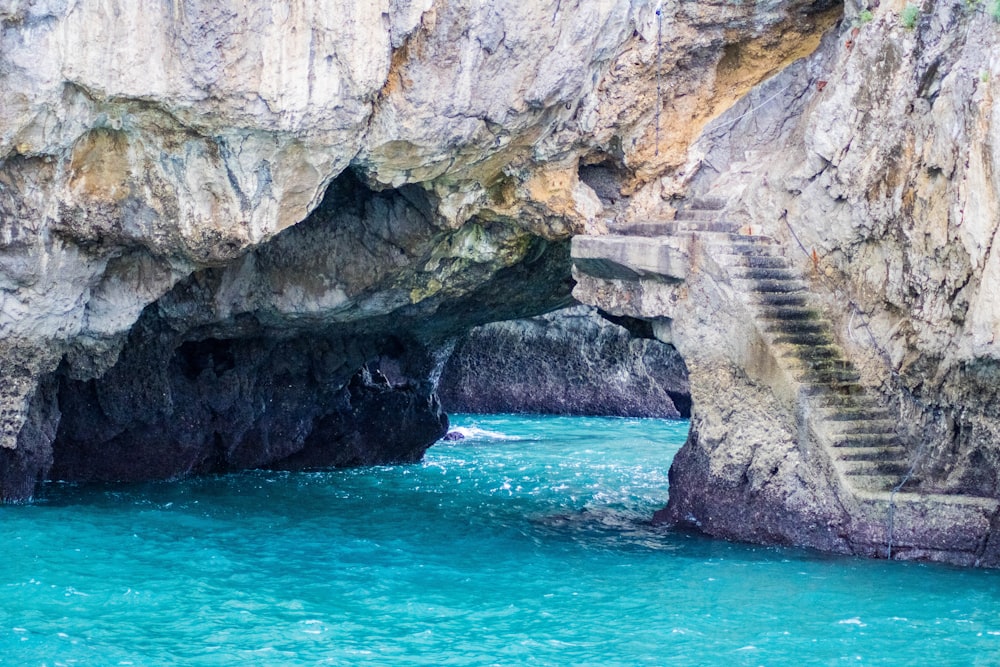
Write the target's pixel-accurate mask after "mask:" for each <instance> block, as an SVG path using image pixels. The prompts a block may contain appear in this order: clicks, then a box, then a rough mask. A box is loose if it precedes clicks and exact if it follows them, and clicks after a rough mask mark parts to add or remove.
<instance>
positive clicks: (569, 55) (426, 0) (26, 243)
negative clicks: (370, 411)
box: [0, 0, 841, 499]
mask: <svg viewBox="0 0 1000 667" xmlns="http://www.w3.org/2000/svg"><path fill="white" fill-rule="evenodd" d="M658 6H659V5H658V3H654V2H652V1H651V0H650V1H643V0H634V1H626V0H601V1H600V2H593V3H586V4H583V5H578V6H572V7H571V6H569V5H565V3H562V2H560V1H558V0H556V1H554V2H543V3H520V4H508V5H504V6H502V7H501V6H493V5H487V4H475V3H466V2H458V1H455V0H412V1H411V0H380V1H378V2H371V3H364V4H363V5H359V4H357V3H350V2H344V1H343V0H297V1H296V2H292V3H285V4H281V5H280V6H279V5H274V4H273V3H260V2H243V1H240V2H214V1H213V2H199V1H188V0H185V1H183V2H181V1H175V2H170V3H157V4H154V5H151V6H147V5H145V4H137V3H134V2H124V1H121V0H111V1H110V2H109V1H107V0H82V1H80V2H72V3H69V2H64V1H62V0H39V1H32V0H5V1H3V2H0V43H2V48H0V99H3V100H4V104H3V105H0V341H2V342H0V371H2V376H3V379H4V381H3V383H2V386H0V468H2V469H3V473H2V474H0V485H2V488H0V496H2V497H3V498H5V499H20V498H26V497H29V496H30V495H31V493H32V490H33V488H34V486H35V484H36V482H37V480H39V479H44V478H46V477H48V476H50V475H51V474H58V475H59V476H64V477H69V478H76V477H85V478H92V477H98V478H112V477H113V478H119V477H122V476H128V475H127V474H126V473H125V472H124V468H127V465H125V464H122V465H119V464H118V463H115V462H114V461H119V462H120V461H125V460H126V459H128V457H133V458H134V459H135V460H142V461H147V462H149V463H148V465H147V464H146V463H143V464H142V465H141V466H140V467H141V468H142V469H143V470H149V471H154V472H151V474H156V475H168V476H173V475H177V474H184V473H185V472H187V471H196V470H203V469H216V467H217V466H221V467H223V468H225V467H229V466H239V465H271V464H275V465H277V464H279V462H281V461H286V460H288V457H290V456H292V455H293V453H292V452H290V451H288V450H287V449H285V448H282V447H279V448H278V449H273V446H272V444H267V443H270V440H271V438H272V437H273V438H282V437H291V438H292V440H294V441H295V442H297V443H300V444H301V443H306V442H310V439H309V436H308V433H307V432H312V430H313V429H316V428H324V429H325V428H328V422H329V421H330V420H332V419H334V417H333V416H332V415H334V414H339V415H348V412H350V414H356V413H355V412H354V408H353V407H352V408H351V409H350V410H347V408H346V407H345V401H347V402H349V403H350V404H351V406H353V405H354V403H353V401H354V400H355V398H356V396H355V394H351V395H350V398H348V396H347V394H345V393H344V392H345V391H346V392H348V394H350V393H351V390H350V385H349V384H348V382H349V380H350V378H352V377H361V378H364V377H366V376H365V374H364V371H363V370H362V369H363V368H364V367H365V366H366V363H365V362H367V364H368V370H369V375H371V374H372V373H373V370H374V365H373V364H374V363H375V362H379V363H380V365H384V366H386V367H390V366H391V367H392V368H393V369H394V371H398V372H395V373H394V374H393V375H392V377H393V378H394V380H393V382H394V383H395V384H398V385H399V386H400V387H407V386H409V387H414V386H420V385H421V383H424V382H431V383H433V381H434V380H435V378H436V372H437V366H438V364H439V361H440V351H441V350H443V349H445V348H446V346H447V343H448V341H449V340H450V339H451V338H452V337H454V336H455V335H457V334H459V333H461V332H462V331H464V330H465V329H467V328H469V327H472V326H475V325H477V324H482V323H484V322H486V321H490V320H504V319H510V318H514V317H525V316H532V315H535V314H538V313H541V312H545V311H547V310H551V309H554V308H558V307H560V306H562V305H566V304H567V303H569V300H568V293H569V288H570V284H569V279H568V276H569V263H568V259H567V242H568V239H569V237H570V236H571V235H572V234H574V233H580V232H584V231H591V232H592V231H600V230H601V228H602V227H603V226H604V225H605V222H606V218H608V217H609V216H610V215H611V214H612V213H622V214H626V213H627V212H628V211H633V212H641V211H642V210H644V209H648V208H650V207H652V208H657V207H659V205H660V199H659V193H660V192H661V190H662V187H661V186H660V185H659V184H658V181H657V180H656V179H657V178H658V176H659V175H660V174H662V173H664V172H665V171H677V170H679V169H682V167H683V164H684V163H685V161H686V151H687V147H688V146H689V145H690V142H691V141H692V140H693V139H694V138H695V137H696V136H697V135H698V133H699V132H700V130H701V129H702V128H703V127H704V126H705V125H706V124H707V123H708V122H709V121H711V120H712V118H714V117H717V116H718V115H719V114H720V113H722V112H723V111H725V109H726V108H728V107H729V106H731V105H732V104H733V103H734V102H735V101H736V100H738V99H739V97H740V96H741V95H742V94H743V93H744V92H745V91H747V90H749V89H750V88H751V87H752V86H753V85H755V84H756V83H758V82H759V81H761V80H763V79H764V78H766V77H768V76H770V75H771V74H773V73H774V72H775V71H778V70H779V69H780V68H781V67H783V66H784V65H785V64H787V63H788V62H791V61H792V60H794V59H795V58H797V57H799V56H801V55H803V54H805V53H808V52H810V51H812V50H813V49H814V48H815V46H816V44H817V43H818V40H819V36H820V35H821V34H822V33H823V31H824V30H825V29H827V28H828V27H829V26H830V25H831V24H832V23H833V22H834V21H836V19H837V17H838V16H839V14H840V12H841V9H840V7H839V5H838V4H837V3H834V2H829V1H828V0H814V1H804V0H796V1H792V2H766V3H753V4H752V5H751V4H743V3H739V4H732V3H693V2H692V3H679V4H677V5H674V6H671V7H670V9H669V12H667V13H666V14H659V15H658V14H657V13H656V10H657V8H658ZM750 56H753V57H750ZM757 56H760V57H759V58H758V57H757ZM657 90H659V91H661V95H660V96H658V97H657V96H656V95H655V94H654V91H657ZM667 117H673V118H674V119H675V120H674V121H673V122H667V120H666V119H667ZM595 165H596V166H598V167H600V168H603V169H605V171H606V172H607V173H610V174H612V175H613V180H614V181H615V182H616V183H617V193H616V192H615V188H614V187H612V188H611V189H610V196H609V197H606V198H605V201H602V200H601V198H600V197H599V196H598V195H597V194H596V193H595V191H594V190H593V189H592V188H591V187H590V186H589V185H587V183H586V182H584V181H582V180H581V179H580V173H581V172H580V168H581V166H582V167H584V168H586V167H588V166H595ZM585 171H586V169H585ZM647 184H654V187H653V189H651V190H650V189H643V186H645V185H647ZM606 194H607V193H606ZM616 194H617V196H616ZM609 198H610V199H614V200H616V202H617V208H615V209H614V210H612V209H609V208H606V207H608V205H609V204H610V203H611V202H610V201H609ZM317 341H318V342H317ZM325 347H329V348H330V349H332V350H342V349H343V350H351V351H352V352H351V353H350V354H345V355H344V361H343V362H334V361H331V360H329V359H317V358H315V354H314V352H315V350H316V349H325ZM206 350H207V351H206ZM255 351H256V352H255ZM209 352H210V353H211V354H209ZM258 352H259V355H260V356H256V355H257V354H258ZM337 354H340V353H339V352H337V353H335V354H334V356H336V355H337ZM192 355H193V357H192ZM220 355H221V356H220ZM217 356H220V358H221V359H223V362H221V363H217V362H216V361H214V359H215V358H216V357H217ZM208 357H211V359H212V360H213V361H211V362H210V363H209V362H207V361H205V360H206V359H207V358H208ZM261 357H263V358H261ZM192 359H193V361H192ZM199 360H201V361H199ZM203 362H204V363H206V364H207V365H206V366H205V367H204V368H202V366H201V364H202V363H203ZM230 363H232V364H233V366H232V368H228V369H227V366H228V365H229V364H230ZM192 364H193V365H192ZM282 364H285V365H289V366H291V367H292V368H291V369H285V370H282ZM138 369H141V370H138ZM134 372H140V373H141V372H148V376H149V377H145V378H138V379H136V378H132V377H129V374H130V373H134ZM185 373H186V374H187V375H185ZM359 373H361V375H360V376H359V375H358V374H359ZM227 374H228V375H227ZM212 375H214V378H213V377H212ZM388 375H389V374H387V376H388ZM278 377H287V378H291V380H290V381H291V385H292V386H293V390H292V391H290V392H288V393H285V394H282V395H283V396H284V398H283V399H281V400H279V398H278V397H279V394H280V392H278V391H277V390H276V389H275V388H274V387H272V386H270V385H269V383H272V384H273V383H274V382H275V381H276V378H278ZM359 382H361V385H359V386H365V387H367V386H369V384H371V383H369V382H368V381H367V380H363V381H362V380H359ZM373 382H374V381H373ZM220 383H221V384H220ZM221 385H225V386H226V387H228V386H229V385H233V386H235V387H236V389H226V388H222V389H219V387H220V386H221ZM375 385H378V386H383V385H382V383H380V382H374V384H373V385H372V386H375ZM316 386H322V391H321V392H320V394H321V395H322V396H323V398H322V403H323V404H322V405H319V404H317V399H314V398H310V397H309V394H310V391H307V389H313V388H315V387H316ZM216 389H218V390H219V391H220V393H221V395H223V396H227V397H229V398H232V397H234V396H235V397H236V398H234V399H233V400H234V401H235V403H233V404H232V405H226V404H219V405H215V406H202V407H200V408H196V407H194V405H195V403H196V402H198V401H200V400H202V399H203V398H205V397H207V396H209V395H210V394H212V393H213V392H215V391H216ZM372 391H375V390H374V389H373V390H372ZM407 391H408V390H407ZM414 391H416V393H411V394H407V395H409V396H410V397H411V398H412V400H413V401H414V403H413V405H416V403H421V404H423V403H426V404H427V405H428V406H429V407H428V411H427V412H426V414H425V416H426V417H427V419H428V420H429V422H428V423H431V422H434V420H435V419H437V417H435V415H436V413H437V408H436V407H434V406H433V401H432V400H430V399H429V394H428V393H427V391H426V390H425V389H417V390H414ZM366 392H367V390H365V391H363V392H362V394H364V395H366V396H367V395H368V393H366ZM369 393H370V392H369ZM102 396H103V397H105V398H103V399H102V398H101V397H102ZM110 397H114V398H113V399H112V398H110ZM296 397H297V398H296ZM425 399H427V401H429V402H427V401H425ZM227 400H228V399H227ZM357 400H361V399H357ZM365 400H367V399H365ZM401 400H402V399H401ZM407 401H409V399H407ZM118 402H121V404H120V405H119V404H118ZM243 402H249V403H251V406H250V407H249V408H242V407H240V408H238V409H237V408H236V407H233V406H234V405H237V404H241V403H243ZM223 403H225V401H223ZM407 405H410V403H407ZM63 407H65V408H66V409H65V411H64V410H63ZM345 410H346V411H345ZM63 419H65V420H66V421H65V423H63ZM337 419H341V418H340V417H337ZM343 419H344V420H346V421H345V422H344V423H345V424H350V423H354V422H351V419H353V418H352V417H347V416H344V417H343ZM435 423H439V422H435ZM154 427H155V428H158V429H159V428H162V429H164V431H165V435H163V436H161V437H158V438H150V437H148V434H149V433H150V431H151V430H152V429H153V428H154ZM78 428H79V429H80V431H81V433H82V432H88V433H89V435H87V436H86V437H84V436H83V435H79V436H77V435H74V433H75V431H76V430H77V429H78ZM329 428H333V427H332V426H331V427H329ZM338 428H340V427H338ZM352 428H353V427H351V426H349V425H345V426H343V427H342V429H341V430H346V431H350V430H351V429H352ZM101 429H105V430H104V431H103V433H99V432H98V431H101ZM334 430H336V429H334ZM432 430H433V429H430V430H428V431H426V433H430V431H432ZM209 432H211V435H209ZM268 433H269V434H270V435H265V434H268ZM423 433H425V431H424V430H423V429H421V434H423ZM169 434H173V435H176V437H177V438H178V440H177V441H176V442H174V441H170V442H172V443H173V444H169V443H168V440H169V438H170V437H171V436H170V435H169ZM287 434H294V435H293V436H288V435H287ZM427 437H430V436H429V435H428V436H427ZM345 438H347V436H345ZM217 439H218V442H221V444H217V442H216V441H217ZM347 439H349V438H347ZM250 440H254V441H255V442H257V443H258V444H249V441H250ZM416 440H419V441H420V442H416ZM423 440H424V437H423V435H421V437H420V438H416V439H415V442H414V443H413V447H414V450H413V451H414V452H417V451H419V450H420V448H421V447H424V446H426V444H427V443H426V442H423ZM112 441H114V442H113V444H112ZM209 441H211V442H212V443H215V444H212V448H213V452H215V453H212V454H209V453H207V452H208V449H209V445H208V444H207V443H208V442H209ZM265 441H266V442H265ZM178 443H180V444H178ZM261 443H263V444H261ZM106 446H107V447H110V449H109V451H114V452H117V453H116V454H113V455H110V454H109V456H107V457H105V459H104V460H105V463H102V464H101V466H104V465H107V466H109V468H108V469H107V471H106V472H101V471H100V470H97V469H95V467H94V466H91V465H89V464H86V465H84V463H82V461H83V458H84V457H82V456H80V455H75V454H73V452H76V451H77V450H78V449H79V448H84V449H86V450H87V451H91V452H93V451H96V450H97V449H100V448H104V447H106ZM296 446H298V445H296ZM302 446H303V447H304V446H305V445H302ZM248 448H249V450H253V451H255V452H256V454H253V455H251V454H246V452H247V451H248ZM272 450H273V451H272ZM126 452H127V453H128V456H126ZM264 452H272V454H273V456H272V454H266V455H265V454H264ZM414 455H416V454H414ZM394 456H396V455H395V454H393V455H392V456H390V458H393V457H394ZM409 456H410V455H409V454H407V455H405V456H402V457H401V458H407V457H409ZM161 457H162V459H163V462H162V465H161ZM305 458H309V457H305ZM334 458H336V457H334ZM347 458H350V457H347ZM338 460H339V459H338ZM61 461H62V462H61ZM168 461H169V462H168ZM209 461H222V463H218V464H216V463H209ZM79 466H84V467H83V468H80V467H79ZM53 471H55V472H53Z"/></svg>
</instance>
